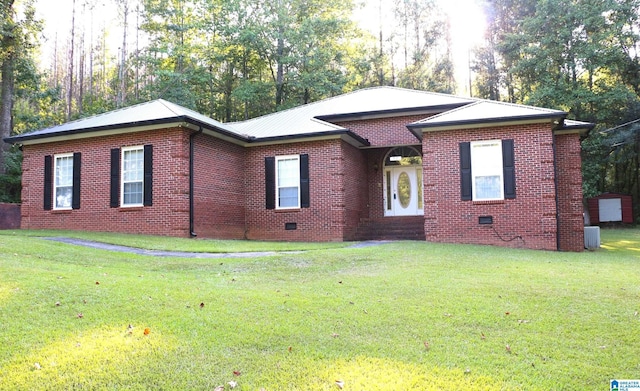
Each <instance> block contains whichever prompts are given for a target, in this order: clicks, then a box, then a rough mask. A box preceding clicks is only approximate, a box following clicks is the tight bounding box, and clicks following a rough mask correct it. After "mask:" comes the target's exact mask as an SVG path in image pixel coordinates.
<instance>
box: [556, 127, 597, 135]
mask: <svg viewBox="0 0 640 391" xmlns="http://www.w3.org/2000/svg"><path fill="white" fill-rule="evenodd" d="M590 129H591V128H588V127H582V128H577V127H576V128H565V129H558V130H554V131H553V134H554V135H556V136H563V135H565V134H586V133H587V132H588V131H589V130H590Z"/></svg>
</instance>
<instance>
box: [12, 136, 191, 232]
mask: <svg viewBox="0 0 640 391" xmlns="http://www.w3.org/2000/svg"><path fill="white" fill-rule="evenodd" d="M145 144H151V145H153V163H154V164H153V206H146V207H139V208H138V207H136V208H111V207H110V206H109V178H110V171H109V169H110V150H111V149H112V148H121V147H127V146H136V145H145ZM71 152H81V153H82V171H81V184H80V189H81V190H80V193H81V196H80V199H81V204H80V209H77V210H65V211H56V210H50V211H46V210H44V209H43V198H44V193H43V192H44V190H43V187H44V184H43V181H44V156H45V155H55V154H61V153H71ZM22 168H23V174H22V183H23V190H22V225H21V226H22V228H24V229H47V228H50V229H75V230H88V231H107V232H129V233H144V234H156V235H171V236H188V235H189V194H188V189H189V178H188V173H189V131H188V130H185V129H164V130H153V131H145V132H136V133H129V134H124V135H114V136H104V137H95V138H86V139H80V140H69V141H64V142H56V143H46V144H35V145H25V146H24V160H23V163H22Z"/></svg>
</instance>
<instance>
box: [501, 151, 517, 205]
mask: <svg viewBox="0 0 640 391" xmlns="http://www.w3.org/2000/svg"><path fill="white" fill-rule="evenodd" d="M502 169H503V176H504V198H506V199H513V198H516V170H515V159H514V157H513V140H502Z"/></svg>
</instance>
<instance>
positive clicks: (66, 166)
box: [53, 153, 73, 209]
mask: <svg viewBox="0 0 640 391" xmlns="http://www.w3.org/2000/svg"><path fill="white" fill-rule="evenodd" d="M54 160H55V169H54V180H53V186H54V190H53V208H54V209H71V201H72V199H73V154H72V153H65V154H60V155H55V156H54Z"/></svg>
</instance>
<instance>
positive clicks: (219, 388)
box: [213, 386, 224, 391]
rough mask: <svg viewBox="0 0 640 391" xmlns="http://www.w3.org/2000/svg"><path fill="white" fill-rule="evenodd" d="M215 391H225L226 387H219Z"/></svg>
mask: <svg viewBox="0 0 640 391" xmlns="http://www.w3.org/2000/svg"><path fill="white" fill-rule="evenodd" d="M213 391H224V386H218V387H216V388H214V389H213Z"/></svg>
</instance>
